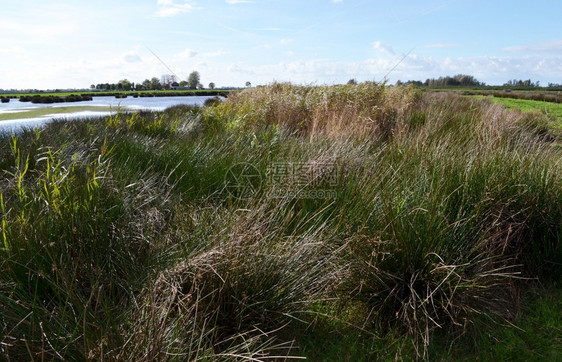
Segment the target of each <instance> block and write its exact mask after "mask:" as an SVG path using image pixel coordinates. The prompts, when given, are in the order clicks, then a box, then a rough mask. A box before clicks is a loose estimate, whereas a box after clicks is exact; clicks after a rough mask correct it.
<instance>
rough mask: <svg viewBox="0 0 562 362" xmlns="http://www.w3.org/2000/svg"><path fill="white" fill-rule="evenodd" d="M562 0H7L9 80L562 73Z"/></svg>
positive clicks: (4, 35)
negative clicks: (194, 75)
mask: <svg viewBox="0 0 562 362" xmlns="http://www.w3.org/2000/svg"><path fill="white" fill-rule="evenodd" d="M560 14H562V1H552V0H533V1H529V0H525V1H521V0H510V1H505V0H501V1H500V0H423V1H422V0H417V1H414V0H95V1H86V0H72V1H71V0H0V34H1V36H0V89H56V88H60V89H66V88H89V87H90V85H91V84H98V83H116V82H118V81H119V80H122V79H128V80H129V81H132V82H142V81H143V80H144V79H150V78H152V77H159V78H160V77H161V76H162V75H164V74H174V75H176V76H178V77H179V78H180V80H185V79H187V77H188V75H189V73H191V72H192V71H194V70H196V71H198V72H199V73H200V75H201V83H202V84H203V85H204V86H205V87H207V85H208V84H209V83H210V82H214V83H215V84H216V86H217V87H228V86H232V87H243V86H244V85H245V83H246V82H248V81H249V82H251V84H252V85H261V84H269V83H272V82H274V81H278V82H284V81H290V82H293V83H297V84H309V85H310V84H318V85H324V84H328V85H329V84H340V83H346V82H347V81H348V80H349V79H352V78H353V79H356V80H357V81H376V82H381V81H383V80H387V81H388V82H389V83H394V82H396V81H397V80H402V81H406V80H422V81H423V80H425V79H427V78H434V77H439V76H447V75H450V76H453V75H455V74H460V73H462V74H469V75H473V76H475V77H476V78H477V79H478V80H480V81H483V82H485V83H487V84H503V83H505V82H507V81H508V80H510V79H531V80H533V81H540V83H541V85H547V84H548V83H549V82H552V83H562V23H561V22H560Z"/></svg>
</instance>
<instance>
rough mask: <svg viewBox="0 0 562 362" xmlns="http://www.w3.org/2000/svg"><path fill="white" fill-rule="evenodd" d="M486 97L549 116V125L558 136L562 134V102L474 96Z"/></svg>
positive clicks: (511, 107)
mask: <svg viewBox="0 0 562 362" xmlns="http://www.w3.org/2000/svg"><path fill="white" fill-rule="evenodd" d="M473 97H475V98H485V99H489V100H491V101H492V102H495V103H498V104H501V105H503V106H505V107H506V108H508V109H517V110H521V111H522V112H536V113H540V114H544V115H545V116H547V117H548V119H549V122H548V127H549V128H550V129H551V130H552V132H553V133H554V134H556V135H558V136H560V135H562V104H560V103H552V102H541V101H534V100H528V99H512V98H497V97H485V96H473Z"/></svg>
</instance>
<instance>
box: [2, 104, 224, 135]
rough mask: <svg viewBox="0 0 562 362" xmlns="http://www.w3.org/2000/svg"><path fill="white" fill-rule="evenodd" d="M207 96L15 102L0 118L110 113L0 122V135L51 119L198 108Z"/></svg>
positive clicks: (39, 124)
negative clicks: (40, 111) (36, 112)
mask: <svg viewBox="0 0 562 362" xmlns="http://www.w3.org/2000/svg"><path fill="white" fill-rule="evenodd" d="M209 98H213V97H209V96H191V97H139V98H133V97H127V98H124V99H117V98H115V97H94V100H93V101H84V102H72V103H52V104H33V103H30V102H20V101H19V99H11V100H10V102H9V103H0V114H2V115H5V114H16V113H18V112H22V111H24V110H28V109H37V108H54V107H83V106H90V107H91V106H101V107H111V109H112V110H111V111H110V112H103V111H100V112H97V111H83V112H75V113H57V114H53V115H46V116H42V117H37V118H25V119H14V120H5V121H0V133H17V132H18V131H21V130H22V129H24V128H34V127H40V126H42V125H44V124H46V123H48V122H51V121H52V120H54V119H68V120H73V119H74V120H76V119H84V118H93V117H103V116H108V115H110V114H112V113H116V112H117V111H119V110H121V111H127V110H149V111H163V110H165V109H166V108H169V107H172V106H176V105H179V104H187V105H197V106H202V105H203V103H205V101H206V100H207V99H209Z"/></svg>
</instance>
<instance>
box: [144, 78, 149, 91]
mask: <svg viewBox="0 0 562 362" xmlns="http://www.w3.org/2000/svg"><path fill="white" fill-rule="evenodd" d="M142 87H143V88H144V89H150V81H149V80H148V79H145V80H144V81H143V82H142Z"/></svg>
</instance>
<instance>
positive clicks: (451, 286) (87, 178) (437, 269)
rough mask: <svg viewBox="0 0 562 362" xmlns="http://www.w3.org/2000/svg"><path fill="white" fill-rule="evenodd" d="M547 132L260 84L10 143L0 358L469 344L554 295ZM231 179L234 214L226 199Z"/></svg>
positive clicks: (233, 354) (403, 93)
mask: <svg viewBox="0 0 562 362" xmlns="http://www.w3.org/2000/svg"><path fill="white" fill-rule="evenodd" d="M545 125H546V119H544V118H540V116H537V115H529V114H522V113H517V112H509V111H507V110H505V109H503V108H501V107H500V106H499V105H495V104H490V103H488V102H485V101H480V100H475V99H469V98H463V97H460V96H456V95H452V94H422V93H419V92H417V91H415V90H414V89H413V88H402V87H386V86H385V85H380V84H375V83H364V84H359V85H348V86H334V87H312V86H306V87H301V86H294V85H290V84H272V85H271V86H268V87H262V88H255V89H248V90H244V91H243V92H240V93H234V94H231V95H230V96H229V98H228V99H227V100H225V101H223V102H214V103H213V104H209V105H208V106H206V107H204V108H193V107H174V108H171V109H169V110H167V111H165V112H162V113H150V112H141V113H136V114H118V115H115V116H111V117H109V118H106V119H99V120H91V121H86V122H70V123H69V122H55V123H53V124H50V125H48V126H47V127H46V128H44V129H42V130H40V131H34V132H25V133H23V134H20V135H18V136H14V137H13V138H5V139H3V140H2V143H1V144H0V154H1V155H3V156H2V157H1V158H0V168H1V169H2V170H3V171H2V176H1V179H0V186H1V193H0V196H1V197H0V206H1V212H2V224H1V231H2V232H1V234H0V235H1V237H2V243H1V244H0V267H1V268H2V273H1V275H0V311H1V313H0V314H1V315H2V317H1V319H0V323H1V324H0V328H1V329H2V336H3V337H2V340H0V351H1V353H2V354H3V355H4V356H6V357H7V358H8V359H39V358H46V359H57V358H58V359H88V358H89V359H140V360H154V359H158V360H167V359H204V360H205V359H209V360H212V359H217V358H220V359H236V360H238V359H254V360H261V359H268V358H269V359H271V358H275V357H277V358H293V357H298V356H299V353H300V350H299V348H298V339H297V340H295V339H294V338H293V337H294V336H296V335H300V334H302V333H300V332H299V333H297V332H296V331H303V330H304V331H306V330H307V329H308V328H309V327H311V326H312V325H313V324H314V323H315V320H318V319H321V318H331V317H334V318H335V316H336V315H338V316H340V317H339V318H344V319H343V320H342V322H343V323H345V324H347V325H351V326H353V328H356V329H357V331H359V332H360V333H361V334H365V333H366V335H367V336H383V335H385V334H386V333H389V332H390V333H393V334H397V335H401V336H403V338H405V339H407V340H409V341H410V344H411V350H412V351H413V355H412V356H411V357H412V358H416V357H428V356H429V350H430V349H431V348H432V336H433V335H434V331H435V330H438V329H440V330H446V331H448V332H450V333H452V335H455V336H456V335H458V334H461V333H466V332H470V333H478V330H479V326H480V325H482V323H484V322H483V321H485V323H488V322H489V321H490V320H495V321H501V320H505V319H507V320H510V319H513V318H514V317H515V316H516V314H517V312H518V311H519V310H521V308H522V305H521V304H520V300H519V293H520V290H521V289H522V288H525V285H526V284H528V283H529V282H530V281H532V280H537V279H539V280H554V281H559V279H560V268H559V266H560V263H561V262H562V253H561V250H560V246H559V241H560V233H561V230H562V200H561V199H562V177H561V176H562V165H561V164H560V150H559V149H558V148H556V147H552V146H551V142H552V138H551V137H549V135H548V129H547V128H546V127H545ZM240 163H244V164H251V165H252V166H253V167H254V168H255V170H256V171H257V172H258V173H259V175H260V178H259V180H260V182H259V185H251V186H252V187H254V186H259V187H256V188H255V192H254V193H253V194H252V195H251V197H239V196H240V195H239V194H236V193H232V192H231V191H230V190H229V188H228V187H227V185H228V182H229V180H227V179H225V178H227V177H228V175H229V170H232V169H236V166H237V165H238V164H240ZM279 165H281V166H279ZM275 167H285V170H291V172H293V174H287V173H284V174H281V175H279V174H275V172H276V171H275V170H276V168H275ZM295 170H298V171H295ZM296 172H298V174H297V173H296ZM236 180H237V181H238V182H241V183H242V184H244V183H246V182H247V183H250V182H255V179H254V180H253V181H252V180H250V179H246V178H243V177H241V178H237V179H236ZM240 186H244V185H240ZM246 186H249V185H246ZM272 195H275V196H272ZM318 195H335V197H322V196H321V197H318ZM319 310H321V311H335V312H334V314H333V315H331V313H332V312H329V313H328V314H326V313H325V312H321V313H320V312H319ZM344 310H345V311H349V312H346V313H343V312H341V311H344ZM342 315H344V316H345V317H341V316H342ZM310 330H314V329H310ZM304 334H306V332H305V333H304ZM299 338H300V337H299ZM362 338H371V337H362ZM404 348H405V349H404V351H408V350H409V349H408V348H406V347H404ZM372 352H373V353H377V351H372Z"/></svg>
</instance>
